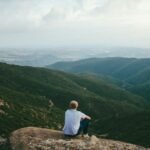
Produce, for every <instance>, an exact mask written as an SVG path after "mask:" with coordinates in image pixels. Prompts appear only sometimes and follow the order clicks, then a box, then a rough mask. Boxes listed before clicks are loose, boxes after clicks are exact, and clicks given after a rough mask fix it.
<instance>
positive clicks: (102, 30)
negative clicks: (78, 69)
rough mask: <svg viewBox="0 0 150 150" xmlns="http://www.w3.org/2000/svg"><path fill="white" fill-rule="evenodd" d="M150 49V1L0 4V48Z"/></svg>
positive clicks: (16, 0)
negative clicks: (102, 46) (113, 47)
mask: <svg viewBox="0 0 150 150" xmlns="http://www.w3.org/2000/svg"><path fill="white" fill-rule="evenodd" d="M64 45H69V46H75V45H108V46H111V45H118V46H129V47H130V46H131V47H143V48H150V0H0V47H51V46H59V47H61V46H64Z"/></svg>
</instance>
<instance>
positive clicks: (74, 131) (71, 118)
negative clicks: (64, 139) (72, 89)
mask: <svg viewBox="0 0 150 150" xmlns="http://www.w3.org/2000/svg"><path fill="white" fill-rule="evenodd" d="M77 107H78V102H77V101H71V102H70V109H68V110H67V111H66V112H65V125H64V128H63V132H64V134H65V135H70V136H76V135H78V134H80V132H81V131H82V130H83V132H84V131H85V132H84V134H87V128H88V121H87V119H88V120H90V119H91V118H90V117H89V116H87V115H85V114H84V113H82V112H80V111H78V110H76V109H77ZM83 121H84V122H85V121H86V122H87V123H86V124H85V123H84V124H85V125H84V126H83V124H82V122H83ZM84 129H85V130H84Z"/></svg>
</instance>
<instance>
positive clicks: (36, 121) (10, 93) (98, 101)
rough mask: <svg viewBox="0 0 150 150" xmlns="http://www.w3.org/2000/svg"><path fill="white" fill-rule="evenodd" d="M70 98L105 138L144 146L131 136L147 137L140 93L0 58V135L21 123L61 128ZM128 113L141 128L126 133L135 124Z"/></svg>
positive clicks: (145, 105) (149, 136)
mask: <svg viewBox="0 0 150 150" xmlns="http://www.w3.org/2000/svg"><path fill="white" fill-rule="evenodd" d="M72 99H77V100H78V101H79V103H80V108H79V109H81V110H82V111H84V112H85V113H86V114H88V115H90V116H91V117H92V122H91V128H90V132H91V133H94V134H98V135H100V134H105V133H107V134H108V136H107V137H108V138H110V137H111V138H115V139H118V140H119V139H122V140H124V141H128V142H132V143H136V144H139V145H145V146H150V141H147V140H145V142H144V141H142V140H141V142H140V141H139V140H137V136H138V137H139V138H140V137H144V136H145V137H144V138H145V139H150V131H147V128H146V126H147V125H150V121H149V120H148V121H146V122H145V120H144V118H142V117H140V118H138V115H137V114H143V113H144V112H145V116H147V117H148V116H149V103H148V102H147V101H146V100H145V99H144V98H142V97H139V96H136V95H134V94H131V93H130V92H127V91H125V90H122V89H120V88H119V87H117V86H114V85H111V84H108V82H105V81H104V80H100V79H96V78H89V77H83V76H79V75H73V74H69V73H65V72H61V71H54V70H49V69H45V68H34V67H20V66H15V65H7V64H4V63H0V135H1V136H7V135H8V134H9V133H10V132H11V131H13V130H15V129H18V128H21V127H25V126H39V127H47V128H55V129H61V128H62V126H63V120H64V111H65V110H66V109H67V107H68V103H69V101H70V100H72ZM132 116H134V117H135V116H136V117H137V119H138V120H139V121H140V122H141V124H138V127H139V128H140V130H141V132H137V135H133V136H132V137H130V132H129V131H131V130H132V129H134V132H136V130H138V128H135V126H136V125H137V122H136V119H134V118H132ZM124 118H126V119H124ZM129 120H130V121H129ZM131 120H132V121H131ZM134 120H135V121H134ZM130 122H131V123H130ZM118 126H119V131H121V134H120V135H118V132H117V131H118V129H117V127H118ZM127 126H130V129H129V130H127ZM124 129H126V130H124ZM112 131H113V132H112ZM127 131H128V132H127ZM145 133H146V134H145Z"/></svg>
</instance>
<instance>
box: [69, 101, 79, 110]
mask: <svg viewBox="0 0 150 150" xmlns="http://www.w3.org/2000/svg"><path fill="white" fill-rule="evenodd" d="M69 108H71V109H77V108H78V102H77V101H76V100H72V101H71V102H70V104H69Z"/></svg>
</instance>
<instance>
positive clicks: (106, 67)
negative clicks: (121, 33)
mask: <svg viewBox="0 0 150 150" xmlns="http://www.w3.org/2000/svg"><path fill="white" fill-rule="evenodd" d="M47 67H48V68H54V69H59V70H63V71H67V72H72V73H87V74H95V75H97V76H99V75H104V76H105V77H106V76H109V77H111V79H113V78H114V79H115V80H120V81H121V84H120V85H121V86H122V87H123V88H127V89H132V91H133V92H136V91H137V89H139V90H140V89H141V88H140V87H141V86H142V87H143V90H144V91H145V90H147V92H149V93H150V86H149V84H148V83H150V59H148V58H147V59H136V58H116V57H114V58H91V59H85V60H80V61H74V62H58V63H55V64H53V65H51V66H47ZM135 85H136V87H135ZM144 86H145V88H144ZM138 87H139V88H138ZM134 88H136V90H134ZM137 93H138V92H137ZM143 93H145V92H143ZM141 95H142V96H144V97H145V98H147V99H150V96H149V95H144V94H141Z"/></svg>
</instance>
